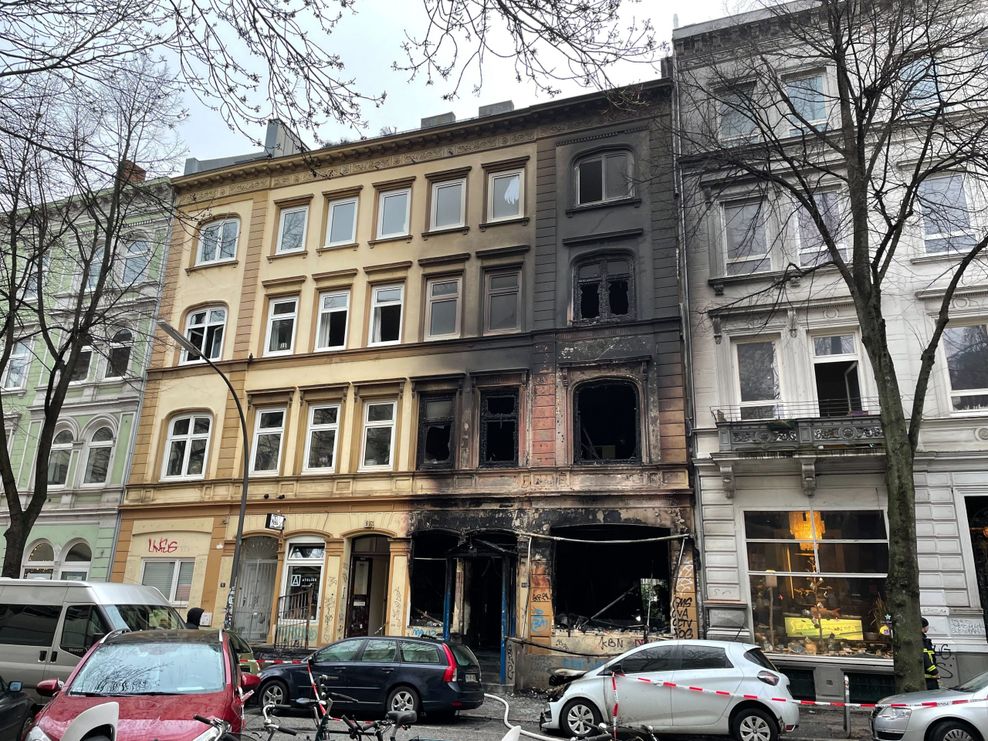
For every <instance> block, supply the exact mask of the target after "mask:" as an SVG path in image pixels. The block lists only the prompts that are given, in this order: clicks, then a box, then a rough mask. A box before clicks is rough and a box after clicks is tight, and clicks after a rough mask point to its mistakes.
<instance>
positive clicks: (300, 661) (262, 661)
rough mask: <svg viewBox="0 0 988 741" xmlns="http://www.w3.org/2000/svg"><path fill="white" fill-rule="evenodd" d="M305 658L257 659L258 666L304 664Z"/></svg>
mask: <svg viewBox="0 0 988 741" xmlns="http://www.w3.org/2000/svg"><path fill="white" fill-rule="evenodd" d="M304 663H305V661H304V660H303V659H257V665H258V666H264V665H265V664H269V665H270V664H304Z"/></svg>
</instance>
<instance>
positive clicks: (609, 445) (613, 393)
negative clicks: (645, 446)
mask: <svg viewBox="0 0 988 741" xmlns="http://www.w3.org/2000/svg"><path fill="white" fill-rule="evenodd" d="M575 406H576V414H575V415H574V416H575V418H576V450H575V455H574V458H575V460H576V462H577V463H608V462H615V461H636V460H638V459H639V458H640V455H639V452H638V434H639V433H638V430H639V424H638V391H637V389H636V388H635V385H634V384H633V383H631V382H629V381H605V382H594V383H586V384H583V385H581V386H580V387H579V388H577V390H576V396H575Z"/></svg>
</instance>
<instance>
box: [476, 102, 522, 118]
mask: <svg viewBox="0 0 988 741" xmlns="http://www.w3.org/2000/svg"><path fill="white" fill-rule="evenodd" d="M514 109H515V104H514V103H512V102H511V101H510V100H502V101H501V102H500V103H491V104H490V105H482V106H480V110H479V111H478V112H477V115H478V116H480V117H481V118H483V117H484V116H496V115H498V114H499V113H511V111H513V110H514Z"/></svg>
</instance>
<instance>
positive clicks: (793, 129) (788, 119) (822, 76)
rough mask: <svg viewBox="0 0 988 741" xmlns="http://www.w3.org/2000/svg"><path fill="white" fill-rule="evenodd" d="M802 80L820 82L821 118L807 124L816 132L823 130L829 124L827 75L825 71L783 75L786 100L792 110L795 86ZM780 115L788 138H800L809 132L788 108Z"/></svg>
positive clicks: (810, 120)
mask: <svg viewBox="0 0 988 741" xmlns="http://www.w3.org/2000/svg"><path fill="white" fill-rule="evenodd" d="M804 80H819V81H820V105H821V107H822V108H823V117H822V118H814V119H807V123H808V124H809V125H810V126H812V127H813V128H815V129H817V130H825V129H826V128H827V124H828V122H829V117H828V115H827V73H826V71H825V70H819V69H817V70H807V71H805V72H793V73H792V74H789V75H785V77H783V80H782V84H783V86H784V88H785V92H786V98H787V99H788V100H789V102H790V104H791V107H792V108H796V107H797V106H796V105H795V103H796V102H797V101H796V100H795V99H794V98H793V92H795V86H796V85H797V84H798V83H800V82H803V81H804ZM782 115H783V124H784V125H785V127H786V134H787V135H788V136H800V135H801V134H804V133H807V132H810V129H806V128H804V125H803V123H802V122H801V121H799V120H798V119H796V117H795V115H794V114H793V113H792V112H791V111H790V110H789V106H786V110H785V111H783V114H782Z"/></svg>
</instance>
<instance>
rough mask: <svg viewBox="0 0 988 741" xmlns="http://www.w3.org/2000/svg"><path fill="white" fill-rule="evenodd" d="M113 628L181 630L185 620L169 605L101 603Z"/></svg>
mask: <svg viewBox="0 0 988 741" xmlns="http://www.w3.org/2000/svg"><path fill="white" fill-rule="evenodd" d="M103 609H105V610H106V613H107V615H108V616H109V618H110V622H112V623H113V627H114V628H123V627H125V626H126V627H127V628H129V629H130V630H154V629H156V628H160V629H162V630H182V629H183V628H184V627H185V621H184V620H182V616H181V615H179V614H178V613H177V612H175V608H174V607H170V606H169V605H103Z"/></svg>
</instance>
